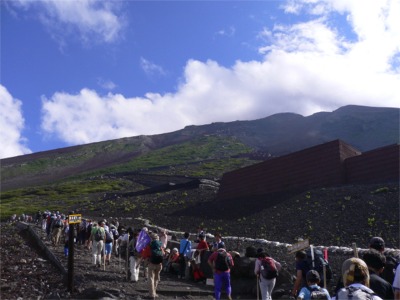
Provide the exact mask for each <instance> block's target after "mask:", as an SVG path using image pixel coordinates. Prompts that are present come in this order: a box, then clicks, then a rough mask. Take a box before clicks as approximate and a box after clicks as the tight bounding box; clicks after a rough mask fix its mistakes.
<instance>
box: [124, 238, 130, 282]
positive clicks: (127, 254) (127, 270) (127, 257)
mask: <svg viewBox="0 0 400 300" xmlns="http://www.w3.org/2000/svg"><path fill="white" fill-rule="evenodd" d="M128 244H129V238H128V242H127V244H126V256H125V259H126V280H128V281H129V251H128Z"/></svg>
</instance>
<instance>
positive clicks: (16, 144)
mask: <svg viewBox="0 0 400 300" xmlns="http://www.w3.org/2000/svg"><path fill="white" fill-rule="evenodd" d="M21 104H22V103H21V101H20V100H18V99H15V98H13V97H12V96H11V94H10V93H9V92H8V91H7V89H6V88H5V87H4V86H3V85H1V84H0V145H1V147H0V158H6V157H12V156H18V155H23V154H27V153H31V152H32V151H31V150H29V149H28V148H27V147H26V145H25V143H26V139H25V138H24V137H23V136H22V135H21V132H22V130H23V129H24V122H25V121H24V118H23V116H22V111H21Z"/></svg>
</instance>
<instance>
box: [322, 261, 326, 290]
mask: <svg viewBox="0 0 400 300" xmlns="http://www.w3.org/2000/svg"><path fill="white" fill-rule="evenodd" d="M322 270H323V271H324V288H325V289H326V265H325V264H324V265H323V266H322Z"/></svg>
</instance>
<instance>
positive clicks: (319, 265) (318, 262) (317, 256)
mask: <svg viewBox="0 0 400 300" xmlns="http://www.w3.org/2000/svg"><path fill="white" fill-rule="evenodd" d="M313 250H314V267H313V263H312V256H311V249H308V250H307V251H306V253H307V265H308V267H309V269H310V270H315V271H317V272H318V274H319V277H320V278H321V282H320V283H319V285H320V286H323V284H324V265H325V269H326V283H328V282H329V281H330V280H331V279H332V268H331V266H330V265H329V263H328V261H327V260H325V259H324V255H323V254H322V251H321V250H318V249H315V248H313Z"/></svg>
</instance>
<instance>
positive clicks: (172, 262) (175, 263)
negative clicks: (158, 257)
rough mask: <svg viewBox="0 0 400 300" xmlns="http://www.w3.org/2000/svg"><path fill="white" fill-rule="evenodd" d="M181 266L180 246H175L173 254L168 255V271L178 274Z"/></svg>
mask: <svg viewBox="0 0 400 300" xmlns="http://www.w3.org/2000/svg"><path fill="white" fill-rule="evenodd" d="M179 268H180V265H179V251H178V248H173V249H172V252H171V254H170V255H169V256H168V261H167V265H166V271H167V272H170V273H172V274H175V275H176V274H178V272H179Z"/></svg>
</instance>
